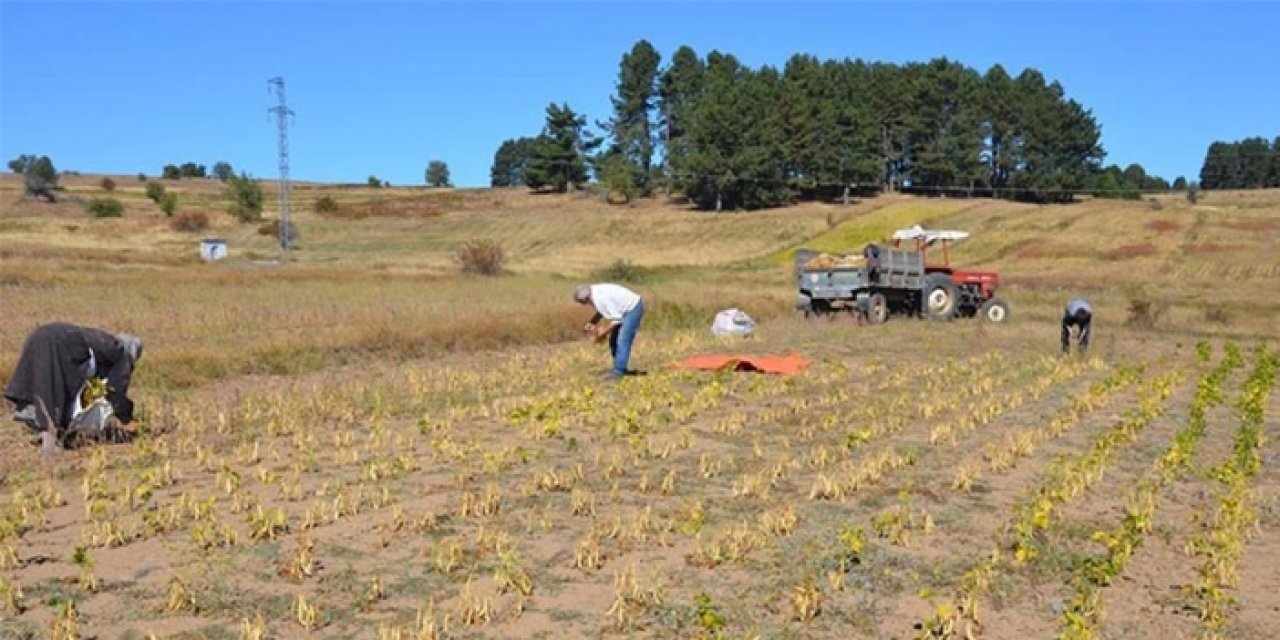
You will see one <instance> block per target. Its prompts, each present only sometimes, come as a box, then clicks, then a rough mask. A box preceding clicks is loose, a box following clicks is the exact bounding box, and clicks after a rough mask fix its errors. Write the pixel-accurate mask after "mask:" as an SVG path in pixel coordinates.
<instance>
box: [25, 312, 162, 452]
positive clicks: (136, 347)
mask: <svg viewBox="0 0 1280 640" xmlns="http://www.w3.org/2000/svg"><path fill="white" fill-rule="evenodd" d="M140 357H142V340H140V339H138V338H137V337H136V336H132V335H129V334H127V333H121V334H116V335H113V334H110V333H107V332H106V331H102V330H100V329H92V328H89V327H81V326H76V325H73V324H66V323H61V322H54V323H50V324H46V325H41V326H39V327H37V328H36V330H35V331H33V332H31V335H29V336H27V340H26V342H25V343H24V344H23V346H22V355H21V356H20V357H19V359H18V366H17V368H16V369H15V370H14V372H13V376H12V377H11V378H10V379H9V384H8V386H6V387H5V390H4V396H5V398H8V399H9V401H10V402H12V403H13V404H14V412H13V419H14V420H16V421H18V422H22V423H25V424H26V425H27V426H28V427H30V428H31V429H32V430H33V431H35V432H43V433H50V434H55V435H56V434H57V433H59V432H60V431H61V430H63V429H66V427H67V425H68V424H69V423H70V421H71V418H72V417H73V415H72V413H73V412H74V411H75V404H76V399H77V394H79V393H80V390H81V389H82V388H83V386H84V383H85V381H86V380H88V379H90V378H105V379H106V381H107V389H108V392H107V401H108V402H110V404H111V408H112V410H113V411H114V413H115V416H116V418H118V419H119V420H120V422H121V423H122V424H128V423H130V422H132V421H133V401H132V400H130V399H129V396H128V392H129V379H130V377H131V376H132V375H133V370H134V367H136V366H137V363H138V358H140Z"/></svg>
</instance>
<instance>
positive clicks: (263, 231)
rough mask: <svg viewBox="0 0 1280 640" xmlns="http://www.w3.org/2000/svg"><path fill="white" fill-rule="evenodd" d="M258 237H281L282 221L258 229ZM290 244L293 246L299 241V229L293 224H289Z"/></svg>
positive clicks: (272, 222)
mask: <svg viewBox="0 0 1280 640" xmlns="http://www.w3.org/2000/svg"><path fill="white" fill-rule="evenodd" d="M258 235H260V236H271V237H273V238H278V237H280V221H279V220H272V221H270V222H268V223H266V224H263V225H261V226H259V227H258ZM286 235H288V236H289V243H290V244H292V243H294V242H297V240H298V227H297V225H295V224H293V223H292V222H290V223H289V227H288V233H287V234H286Z"/></svg>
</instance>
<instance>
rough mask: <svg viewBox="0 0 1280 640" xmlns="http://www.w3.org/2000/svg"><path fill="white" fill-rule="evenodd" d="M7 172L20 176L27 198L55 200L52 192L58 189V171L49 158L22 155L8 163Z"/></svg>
mask: <svg viewBox="0 0 1280 640" xmlns="http://www.w3.org/2000/svg"><path fill="white" fill-rule="evenodd" d="M9 170H10V171H12V172H14V173H16V174H19V175H21V176H22V186H23V191H24V193H25V194H26V195H28V196H34V197H38V198H44V199H45V200H48V201H49V202H53V201H54V200H56V198H55V196H54V195H53V190H54V189H56V188H57V187H58V170H57V169H56V168H54V166H53V161H52V160H50V159H49V156H34V155H27V154H22V155H20V156H18V157H16V158H14V159H13V160H10V161H9Z"/></svg>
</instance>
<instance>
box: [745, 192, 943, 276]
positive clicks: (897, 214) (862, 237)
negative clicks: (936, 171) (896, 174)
mask: <svg viewBox="0 0 1280 640" xmlns="http://www.w3.org/2000/svg"><path fill="white" fill-rule="evenodd" d="M966 206H968V203H966V201H962V200H939V201H936V202H935V201H930V200H925V201H910V202H900V203H895V204H891V205H889V206H887V207H885V208H883V209H878V210H876V211H872V212H871V213H868V214H866V215H863V216H858V217H856V218H853V219H851V220H847V221H845V222H843V223H841V224H839V225H837V226H836V227H835V228H834V229H832V230H830V231H828V232H826V233H824V234H822V235H819V236H817V237H814V238H811V239H809V240H807V241H805V242H804V243H802V245H801V246H799V247H790V248H787V249H783V250H781V251H776V252H774V253H771V254H769V255H767V256H765V257H764V258H762V261H763V262H765V263H766V264H775V265H778V264H787V263H789V262H791V260H792V259H794V257H795V253H796V249H799V248H805V249H812V250H814V251H828V252H832V253H856V252H858V251H861V250H862V248H863V247H865V246H866V245H867V244H869V243H872V242H875V243H880V244H887V243H888V238H889V236H891V235H893V232H894V231H897V230H898V229H906V228H908V227H910V226H912V225H916V224H918V225H920V226H922V227H926V228H927V227H928V226H929V222H931V221H933V220H937V219H939V218H941V217H944V216H948V215H951V214H953V213H955V212H957V211H959V210H960V209H962V208H964V207H966Z"/></svg>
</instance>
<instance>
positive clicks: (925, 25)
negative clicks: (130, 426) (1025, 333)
mask: <svg viewBox="0 0 1280 640" xmlns="http://www.w3.org/2000/svg"><path fill="white" fill-rule="evenodd" d="M1277 26H1280V3H1270V2H1252V3H1239V4H1234V3H1225V2H1212V3H1208V2H1206V3H1194V2H1075V3H1050V2H1034V1H1030V2H994V3H971V2H942V3H925V2H912V1H907V2H896V3H870V2H822V3H795V2H793V3H766V2H727V1H718V2H680V3H663V2H643V3H624V2H594V3H579V2H534V1H529V2H516V3H510V2H507V3H502V2H487V1H479V2H474V1H473V2H393V3H372V2H277V3H260V2H254V3H249V2H214V1H207V2H198V1H188V2H182V1H176V2H175V1H170V2H164V3H149V2H136V1H128V2H89V3H72V2H62V1H56V0H54V1H49V0H45V1H43V2H23V1H14V0H0V158H2V159H4V160H6V161H7V160H8V159H10V158H13V157H15V156H17V155H18V154H20V153H36V154H47V155H49V156H50V157H52V158H53V160H54V162H55V164H56V165H57V166H58V168H59V169H73V170H78V171H82V172H86V173H88V172H99V173H121V174H135V173H138V172H146V173H148V174H155V173H157V172H158V171H159V170H160V167H161V166H162V165H163V164H165V163H182V162H186V161H194V162H198V163H202V164H206V165H212V164H213V163H214V162H216V161H218V160H226V161H228V162H231V163H232V164H233V165H234V166H235V167H236V168H237V169H244V170H247V171H249V172H250V173H252V174H255V175H258V176H262V177H274V176H275V174H276V157H275V152H276V146H275V145H276V140H275V125H274V123H273V121H271V120H270V119H269V118H268V116H267V108H268V107H269V106H271V104H272V98H271V96H269V95H268V93H267V83H266V81H267V79H268V78H270V77H272V76H277V75H279V76H283V77H284V78H285V79H286V82H287V85H286V87H287V91H288V98H289V104H290V106H291V107H292V108H293V109H294V110H295V111H296V113H297V118H296V119H295V121H294V123H293V127H292V129H291V132H290V135H291V143H292V154H293V162H292V167H293V175H294V177H295V178H297V179H305V180H321V181H344V182H362V181H364V179H365V178H366V177H367V176H369V175H370V174H373V175H377V176H379V177H380V178H383V179H385V180H389V181H391V182H392V183H393V184H398V185H400V184H421V183H422V181H423V171H424V169H425V167H426V164H427V162H428V160H431V159H440V160H444V161H445V162H447V163H448V164H449V167H450V169H451V171H452V174H453V178H454V182H455V183H457V184H459V185H460V186H485V185H487V184H488V177H489V166H490V164H491V163H492V160H493V153H494V151H495V150H496V149H497V147H498V145H499V144H500V143H501V142H502V141H503V140H504V139H506V138H513V137H518V136H522V135H534V134H536V133H537V132H538V131H539V129H540V128H541V126H542V122H543V115H544V109H545V107H546V105H547V104H548V103H549V102H552V101H556V102H568V103H569V104H570V106H572V107H573V108H574V109H575V110H577V111H578V112H580V113H585V114H586V115H587V116H588V117H589V118H590V120H591V121H592V122H595V121H597V120H604V119H606V118H608V116H609V96H610V95H611V94H612V93H613V88H614V82H615V81H616V78H617V70H618V62H619V59H620V58H621V56H622V54H623V53H624V52H626V51H627V50H629V49H630V48H631V46H632V45H633V44H634V43H635V42H636V41H637V40H640V39H647V40H649V41H650V42H652V43H653V44H654V46H655V47H657V48H658V50H659V51H660V52H661V53H662V54H663V56H664V59H665V58H669V57H670V55H671V54H672V53H674V51H675V50H676V48H678V47H679V46H680V45H684V44H687V45H690V46H692V47H693V48H694V49H695V50H697V51H698V53H699V54H703V55H705V54H706V53H707V52H708V51H710V50H713V49H718V50H720V51H723V52H727V53H732V54H734V55H736V56H737V57H738V58H740V59H741V60H742V61H743V62H745V63H747V64H750V65H752V66H759V65H764V64H771V65H777V66H781V65H782V64H783V63H784V62H785V61H786V59H787V57H788V56H790V55H791V54H793V53H811V54H814V55H817V56H819V57H821V58H843V57H851V58H864V59H867V60H883V61H889V62H897V63H902V62H908V61H923V60H928V59H930V58H934V57H939V56H947V57H949V58H952V59H956V60H959V61H960V62H962V63H964V64H966V65H969V66H971V67H975V68H977V69H978V70H980V71H985V70H986V69H987V68H988V67H990V66H991V65H992V64H994V63H1000V64H1003V65H1004V66H1005V68H1006V69H1007V70H1008V71H1009V72H1010V73H1011V74H1014V75H1016V74H1017V73H1018V72H1019V71H1021V70H1022V69H1023V68H1025V67H1035V68H1037V69H1039V70H1040V71H1041V72H1043V73H1044V74H1045V76H1046V77H1047V78H1049V79H1051V80H1053V79H1056V80H1058V81H1060V82H1061V83H1062V84H1063V86H1064V87H1065V88H1066V91H1067V94H1068V96H1070V97H1072V98H1075V99H1077V100H1079V101H1080V102H1081V103H1083V104H1084V105H1085V106H1087V107H1089V108H1090V109H1092V110H1093V112H1094V115H1095V116H1096V117H1097V118H1098V120H1099V122H1100V123H1101V124H1102V129H1103V137H1102V140H1103V146H1104V147H1105V148H1106V150H1107V162H1108V163H1117V164H1120V165H1121V166H1124V165H1127V164H1128V163H1131V162H1140V163H1141V164H1142V165H1143V166H1144V167H1146V168H1147V170H1148V172H1153V173H1156V174H1158V175H1161V176H1164V177H1166V178H1168V179H1173V178H1174V177H1176V176H1178V175H1186V176H1187V177H1189V178H1192V179H1194V178H1195V176H1196V175H1197V174H1198V172H1199V170H1200V164H1201V162H1202V161H1203V159H1204V153H1205V150H1206V148H1207V146H1208V144H1209V143H1210V142H1212V141H1214V140H1238V139H1241V138H1245V137H1250V136H1257V135H1261V136H1265V137H1267V138H1268V139H1270V138H1273V137H1275V136H1278V135H1280V37H1278V36H1280V34H1277V32H1276V28H1277Z"/></svg>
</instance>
